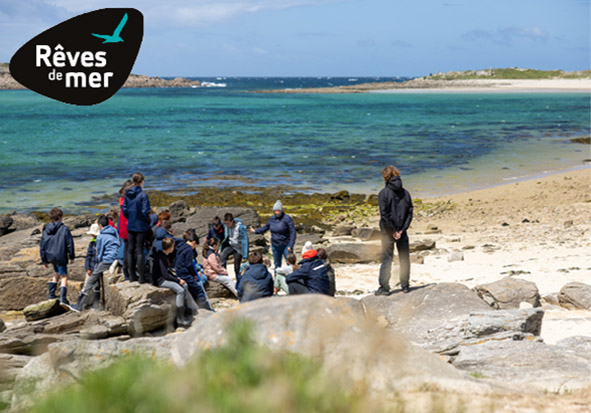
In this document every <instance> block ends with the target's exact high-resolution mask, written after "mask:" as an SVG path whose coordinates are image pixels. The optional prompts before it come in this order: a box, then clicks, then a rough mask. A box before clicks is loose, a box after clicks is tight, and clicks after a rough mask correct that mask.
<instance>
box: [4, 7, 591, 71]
mask: <svg viewBox="0 0 591 413" xmlns="http://www.w3.org/2000/svg"><path fill="white" fill-rule="evenodd" d="M590 3H591V0H486V1H483V0H470V1H468V0H442V1H436V0H414V1H412V0H407V1H400V0H144V1H139V0H119V1H112V0H107V1H99V0H90V1H83V0H0V62H8V61H9V60H10V58H11V57H12V55H13V54H14V53H15V52H16V51H17V50H18V48H19V47H21V46H22V45H23V44H24V43H26V42H27V41H28V40H30V39H31V38H32V37H34V36H35V35H37V34H39V33H41V32H42V31H44V30H46V29H48V28H50V27H52V26H54V25H56V24H58V23H60V22H62V21H64V20H67V19H68V18H71V17H74V16H76V15H78V14H81V13H84V12H87V11H92V10H96V9H100V8H105V7H134V8H136V9H138V10H140V11H141V12H142V13H143V14H144V40H143V43H142V46H141V49H140V52H139V55H138V58H137V60H136V63H135V66H134V69H133V73H141V74H147V75H152V76H154V75H158V76H196V77H199V76H203V77H205V76H424V75H427V74H429V73H436V72H438V71H439V72H447V71H450V70H472V69H484V68H489V67H493V68H494V67H527V68H536V69H545V70H549V69H562V70H584V69H589V68H590V66H591V54H590V49H591V40H590V36H591V35H590V32H591V29H590V20H591V11H590Z"/></svg>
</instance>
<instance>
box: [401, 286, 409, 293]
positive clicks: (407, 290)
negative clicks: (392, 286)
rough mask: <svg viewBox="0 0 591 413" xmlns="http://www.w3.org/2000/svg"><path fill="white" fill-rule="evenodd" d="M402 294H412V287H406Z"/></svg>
mask: <svg viewBox="0 0 591 413" xmlns="http://www.w3.org/2000/svg"><path fill="white" fill-rule="evenodd" d="M402 292H403V293H404V294H408V293H409V292H410V287H409V286H408V285H407V286H406V287H402Z"/></svg>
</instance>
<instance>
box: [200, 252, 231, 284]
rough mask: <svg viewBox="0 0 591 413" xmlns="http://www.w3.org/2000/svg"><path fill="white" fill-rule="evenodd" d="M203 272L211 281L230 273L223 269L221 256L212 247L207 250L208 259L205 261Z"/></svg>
mask: <svg viewBox="0 0 591 413" xmlns="http://www.w3.org/2000/svg"><path fill="white" fill-rule="evenodd" d="M203 272H204V273H205V276H206V277H207V279H209V280H215V279H216V278H217V276H218V275H228V271H227V270H226V269H225V268H224V267H222V263H221V261H220V256H219V254H218V253H216V252H215V251H214V250H213V249H211V247H210V248H209V249H208V250H207V257H206V258H205V260H204V261H203Z"/></svg>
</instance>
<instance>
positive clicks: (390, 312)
mask: <svg viewBox="0 0 591 413" xmlns="http://www.w3.org/2000/svg"><path fill="white" fill-rule="evenodd" d="M361 302H362V303H363V305H364V306H365V309H366V311H367V312H368V313H370V314H372V315H373V317H375V318H376V319H377V320H378V322H380V323H381V324H384V325H386V326H387V327H388V328H390V329H393V330H395V331H398V332H401V333H402V334H404V335H405V336H406V337H407V338H408V339H410V340H411V341H412V342H415V343H418V344H425V343H428V342H429V340H430V336H429V330H432V329H434V328H437V327H439V326H441V325H443V324H444V323H446V322H447V321H449V320H452V319H454V318H457V317H461V316H468V315H470V313H472V312H475V311H490V307H489V306H488V305H487V304H486V303H485V302H484V301H483V300H481V299H480V298H479V297H478V295H477V294H476V293H475V292H474V291H472V290H471V289H469V288H468V287H466V286H465V285H462V284H458V283H441V284H429V285H426V286H423V287H416V288H412V289H411V291H410V292H409V293H408V294H402V293H399V294H393V295H390V296H373V295H372V296H367V297H364V298H363V299H362V300H361Z"/></svg>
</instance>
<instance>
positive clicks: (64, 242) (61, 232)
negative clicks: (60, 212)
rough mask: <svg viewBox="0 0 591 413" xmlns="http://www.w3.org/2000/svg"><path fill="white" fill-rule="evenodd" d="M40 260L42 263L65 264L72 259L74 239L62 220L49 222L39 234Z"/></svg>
mask: <svg viewBox="0 0 591 413" xmlns="http://www.w3.org/2000/svg"><path fill="white" fill-rule="evenodd" d="M39 249H40V251H41V261H42V262H43V264H49V263H51V264H55V265H67V264H68V258H70V259H71V260H73V259H74V239H73V238H72V234H71V233H70V230H69V229H68V227H66V226H65V225H64V224H63V222H61V221H57V222H50V223H49V224H47V225H46V226H45V228H44V229H43V235H42V236H41V245H40V246H39Z"/></svg>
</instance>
